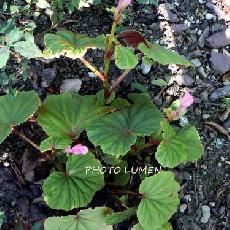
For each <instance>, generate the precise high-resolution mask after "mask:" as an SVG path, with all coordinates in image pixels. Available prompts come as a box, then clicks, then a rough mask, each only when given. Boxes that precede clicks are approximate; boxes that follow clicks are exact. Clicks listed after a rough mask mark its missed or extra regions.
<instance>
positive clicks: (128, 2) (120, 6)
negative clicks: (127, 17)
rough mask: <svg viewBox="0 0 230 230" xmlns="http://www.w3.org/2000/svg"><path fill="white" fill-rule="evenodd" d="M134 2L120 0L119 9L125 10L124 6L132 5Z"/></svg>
mask: <svg viewBox="0 0 230 230" xmlns="http://www.w3.org/2000/svg"><path fill="white" fill-rule="evenodd" d="M131 2H132V0H119V1H118V6H117V9H118V10H119V11H120V10H123V9H124V8H126V7H127V6H128V5H130V4H131Z"/></svg>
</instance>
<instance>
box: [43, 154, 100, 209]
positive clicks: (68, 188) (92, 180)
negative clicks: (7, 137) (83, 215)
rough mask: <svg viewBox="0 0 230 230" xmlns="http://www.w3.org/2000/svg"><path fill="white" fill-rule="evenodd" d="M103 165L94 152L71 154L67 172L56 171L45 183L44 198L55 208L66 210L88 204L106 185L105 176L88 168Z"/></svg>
mask: <svg viewBox="0 0 230 230" xmlns="http://www.w3.org/2000/svg"><path fill="white" fill-rule="evenodd" d="M88 167H89V168H92V167H95V168H98V167H102V166H101V163H100V161H98V160H96V159H95V157H94V155H93V154H92V153H87V154H86V155H71V156H70V157H69V159H68V161H67V164H66V172H65V173H63V172H59V171H54V172H52V173H51V174H50V176H49V177H48V178H47V179H46V180H45V183H44V185H43V190H44V200H45V201H46V203H47V205H48V206H49V207H50V208H53V209H63V210H66V211H69V210H72V209H73V208H79V207H84V206H86V205H87V204H88V203H89V202H90V201H91V200H92V198H93V196H94V194H95V192H96V191H98V190H100V189H101V188H102V187H103V186H104V176H103V174H100V173H99V172H98V171H90V172H88V171H87V169H88Z"/></svg>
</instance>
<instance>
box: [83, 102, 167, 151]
mask: <svg viewBox="0 0 230 230" xmlns="http://www.w3.org/2000/svg"><path fill="white" fill-rule="evenodd" d="M162 119H163V116H162V114H161V112H160V111H159V110H158V109H157V108H155V107H154V106H153V105H152V106H150V105H142V104H134V105H132V106H130V107H129V108H125V109H122V110H120V111H117V112H114V113H112V114H109V115H106V116H104V117H101V118H99V119H96V120H95V121H93V122H91V123H90V124H89V126H88V128H87V134H88V137H89V139H90V140H91V141H92V142H93V143H94V144H95V145H100V146H101V148H102V150H103V152H105V153H108V154H115V155H125V154H126V153H127V152H128V151H129V149H130V147H131V145H133V144H135V142H136V139H137V137H138V136H145V135H150V134H152V133H153V132H155V131H159V129H160V122H161V120H162Z"/></svg>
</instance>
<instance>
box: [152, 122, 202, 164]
mask: <svg viewBox="0 0 230 230" xmlns="http://www.w3.org/2000/svg"><path fill="white" fill-rule="evenodd" d="M162 129H163V131H164V134H163V139H162V141H161V143H160V145H159V146H158V148H157V152H156V159H157V161H158V162H159V163H160V164H161V165H162V166H164V167H169V168H173V167H175V166H177V165H179V164H180V163H182V162H184V161H186V160H189V161H195V160H198V159H199V158H200V157H201V156H202V154H203V152H204V150H203V146H202V144H201V141H200V137H199V134H198V132H197V130H196V128H195V127H194V126H185V127H183V128H182V129H178V130H175V129H174V128H173V127H172V126H170V125H169V124H168V123H164V124H163V126H162Z"/></svg>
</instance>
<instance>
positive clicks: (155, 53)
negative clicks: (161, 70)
mask: <svg viewBox="0 0 230 230" xmlns="http://www.w3.org/2000/svg"><path fill="white" fill-rule="evenodd" d="M139 49H140V51H141V52H142V53H144V55H145V56H147V57H148V58H151V59H152V60H154V61H156V62H158V63H160V64H162V65H168V64H177V65H185V66H192V65H193V64H192V63H191V62H190V61H188V60H187V59H186V58H185V57H184V56H181V55H179V54H177V53H175V52H173V51H171V50H169V49H166V48H164V47H162V46H160V45H157V44H153V43H150V42H148V43H147V45H146V44H144V43H141V44H140V45H139Z"/></svg>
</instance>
